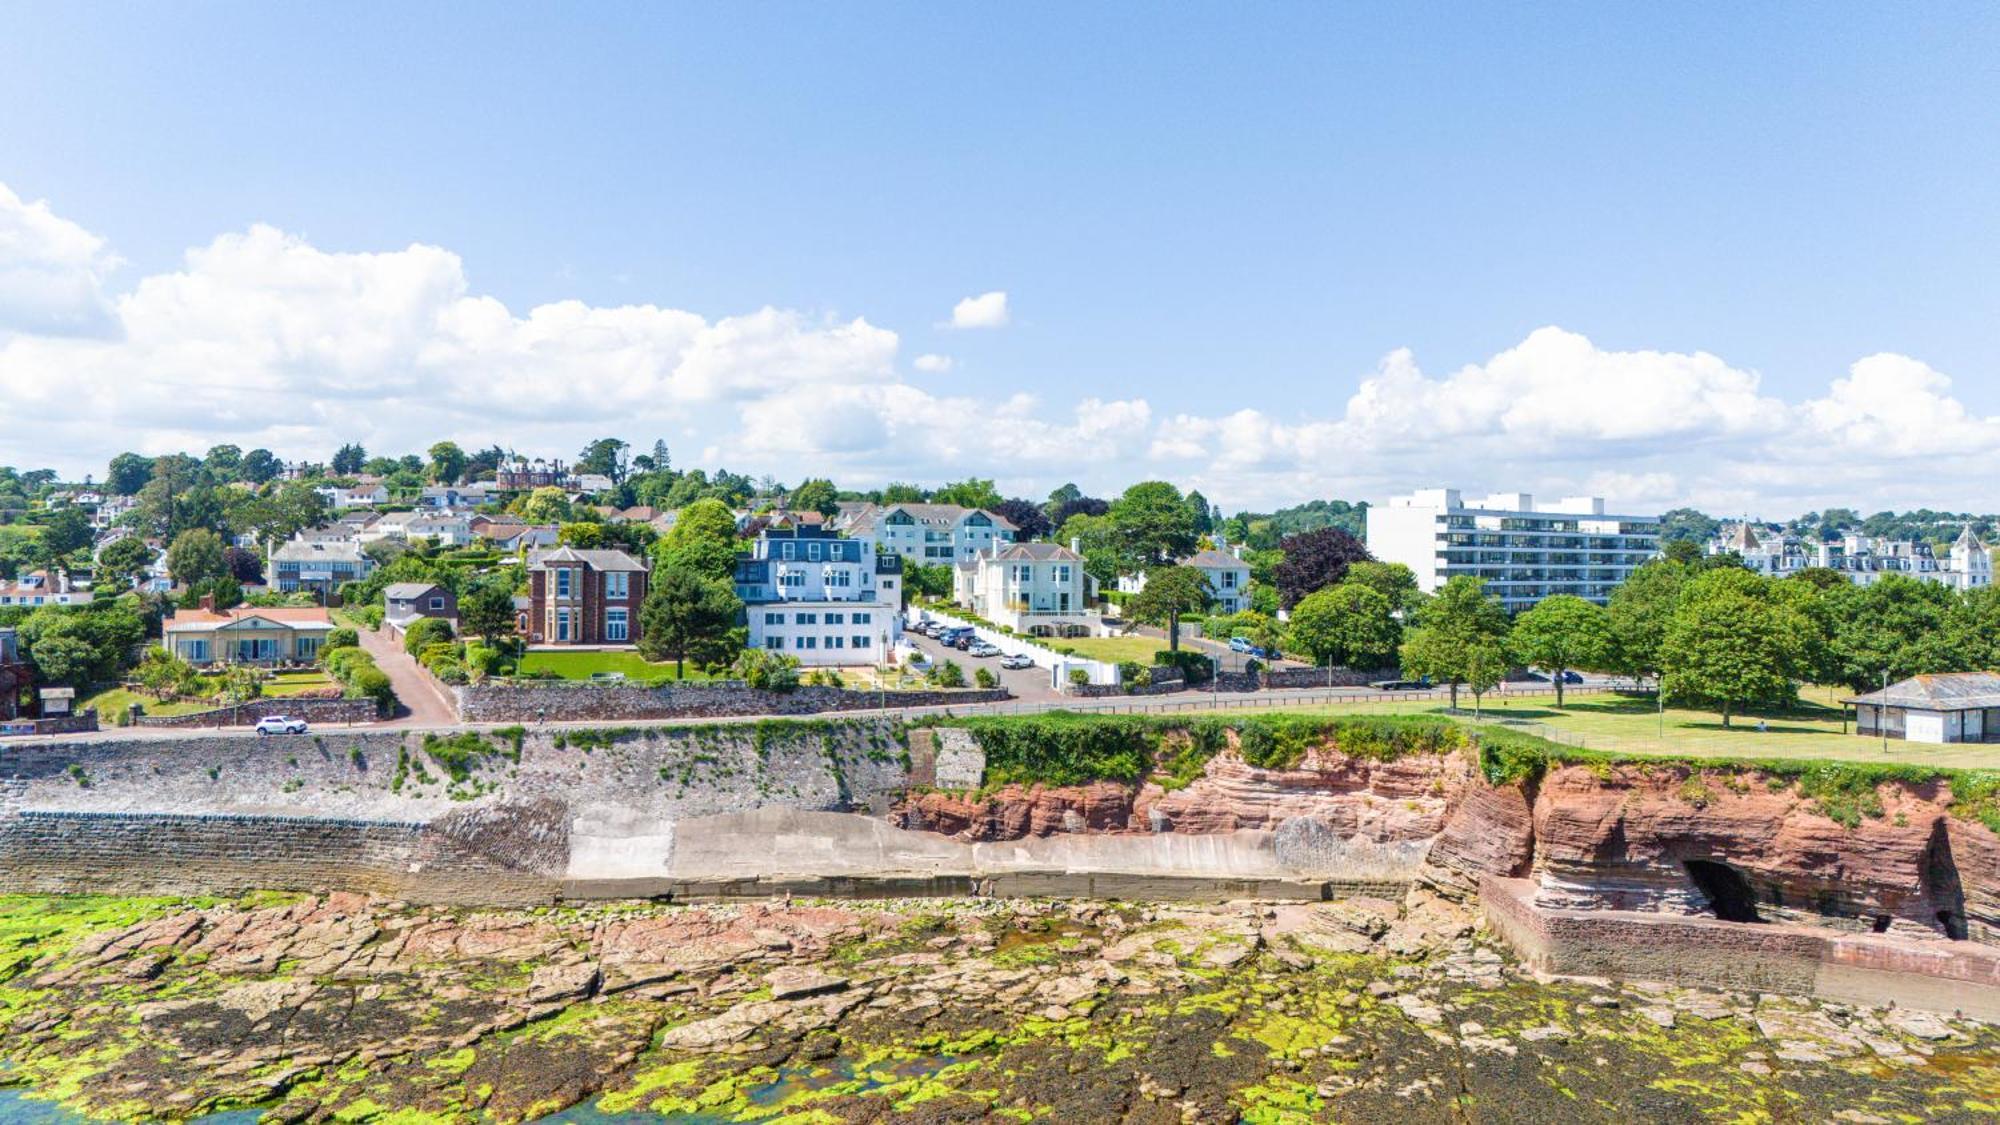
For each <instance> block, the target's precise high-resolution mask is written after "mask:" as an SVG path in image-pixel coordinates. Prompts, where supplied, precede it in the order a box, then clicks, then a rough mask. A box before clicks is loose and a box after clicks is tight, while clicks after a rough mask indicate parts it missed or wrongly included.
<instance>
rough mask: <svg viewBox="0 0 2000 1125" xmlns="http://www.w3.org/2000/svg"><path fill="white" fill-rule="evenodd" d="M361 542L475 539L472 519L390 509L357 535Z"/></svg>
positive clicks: (449, 544) (450, 544) (453, 542)
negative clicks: (390, 510) (392, 510)
mask: <svg viewBox="0 0 2000 1125" xmlns="http://www.w3.org/2000/svg"><path fill="white" fill-rule="evenodd" d="M355 539H356V540H357V541H358V542H362V543H373V542H375V541H377V540H380V539H394V540H397V541H398V542H404V543H407V542H409V541H410V540H412V539H434V540H436V541H437V543H438V545H439V546H443V547H457V546H461V545H463V544H466V543H470V542H472V522H471V519H470V518H469V517H467V516H462V515H457V514H455V513H452V512H422V511H418V512H390V513H389V514H388V515H386V516H383V517H382V518H381V519H379V520H376V521H375V522H374V523H371V524H369V525H368V526H367V527H366V528H364V529H363V530H361V531H359V532H357V533H356V534H355Z"/></svg>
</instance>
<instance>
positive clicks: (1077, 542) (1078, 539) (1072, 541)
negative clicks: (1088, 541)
mask: <svg viewBox="0 0 2000 1125" xmlns="http://www.w3.org/2000/svg"><path fill="white" fill-rule="evenodd" d="M1069 549H1070V550H1072V551H1075V552H1076V553H1077V554H1079V555H1080V554H1082V553H1083V536H1081V535H1072V536H1070V537H1069Z"/></svg>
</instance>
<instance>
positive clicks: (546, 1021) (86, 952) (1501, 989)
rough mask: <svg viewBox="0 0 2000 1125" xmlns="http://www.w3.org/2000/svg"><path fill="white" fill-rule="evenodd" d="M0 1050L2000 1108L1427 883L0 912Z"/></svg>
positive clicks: (299, 1091)
mask: <svg viewBox="0 0 2000 1125" xmlns="http://www.w3.org/2000/svg"><path fill="white" fill-rule="evenodd" d="M0 1032H4V1034H0V1066H4V1067H5V1068H6V1073H8V1074H9V1076H10V1080H13V1081H17V1082H22V1083H25V1084H26V1085H28V1086H29V1087H30V1088H31V1090H32V1092H33V1094H34V1095H35V1096H37V1097H46V1098H51V1099H55V1100H58V1101H61V1102H62V1103H64V1104H65V1105H67V1106H69V1107H71V1108H74V1109H76V1110H79V1111H81V1112H84V1113H87V1114H89V1115H91V1116H95V1117H101V1118H106V1119H113V1120H134V1119H157V1120H173V1119H183V1118H188V1117H193V1116H197V1115H199V1114H201V1113H204V1112H209V1111H214V1110H219V1109H232V1108H248V1107H254V1108H257V1109H259V1110H261V1111H263V1114H264V1119H265V1120H268V1121H273V1122H318V1121H343V1122H354V1121H370V1120H377V1121H383V1122H390V1121H394V1122H404V1123H408V1122H430V1121H436V1122H459V1121H466V1122H471V1121H495V1122H517V1121H536V1120H550V1121H560V1120H564V1119H565V1118H564V1116H563V1111H564V1110H566V1109H568V1108H569V1107H573V1106H579V1105H585V1104H589V1105H593V1106H594V1107H595V1108H596V1110H597V1111H599V1112H601V1113H604V1114H621V1113H634V1112H637V1113H642V1114H651V1115H658V1119H660V1120H668V1121H671V1120H708V1121H713V1120H723V1121H728V1120H746V1121H782V1122H787V1123H804V1122H872V1121H897V1122H905V1121H907V1122H955V1121H968V1122H969V1121H989V1120H1047V1121H1064V1122H1077V1121H1120V1122H1133V1123H1152V1122H1160V1123H1167V1122H1211V1121H1212V1122H1234V1121H1250V1122H1290V1121H1320V1120H1346V1121H1354V1120H1359V1121H1372V1120H1387V1119H1395V1120H1398V1121H1417V1122H1426V1121H1440V1122H1443V1121H1468V1120H1470V1121H1515V1120H1518V1121H1538V1122H1548V1121H1608V1120H1630V1119H1634V1118H1636V1119H1640V1120H1662V1119H1692V1118H1694V1117H1710V1116H1724V1115H1727V1116H1731V1117H1738V1116H1747V1117H1749V1118H1751V1119H1765V1120H1829V1119H1837V1120H1848V1121H1896V1120H1907V1119H1911V1118H1918V1119H1923V1120H1942V1121H1948V1120H1966V1121H1972V1120H1990V1119H1991V1117H1992V1115H1993V1113H1994V1112H1996V1110H2000V1029H1996V1028H1994V1027H1991V1026H1987V1025H1982V1024H1977V1023H1971V1022H1964V1021H1955V1020H1951V1019H1946V1018H1943V1017H1940V1016H1936V1015H1932V1014H1929V1013H1919V1012H1908V1011H1897V1010H1893V1009H1888V1010H1884V1009H1867V1008H1855V1007H1848V1006H1842V1005H1834V1004H1824V1003H1813V1002H1811V1001H1807V1000H1801V999H1794V998H1781V997H1776V996H1757V995H1749V994H1733V993H1727V992H1717V991H1708V990H1702V989H1686V988H1673V987H1667V986H1658V985H1637V984H1635V985H1622V984H1619V983H1617V982H1612V981H1587V980H1585V981H1578V980H1561V981H1555V980H1543V979H1536V978H1535V977H1534V976H1533V975H1532V974H1529V973H1526V972H1524V971H1523V970H1522V969H1521V968H1520V967H1519V966H1518V965H1516V964H1515V963H1514V962H1513V961H1512V959H1511V958H1510V957H1509V956H1508V955H1507V954H1506V953H1505V952H1504V950H1503V948H1502V947H1500V946H1498V945H1497V944H1495V943H1494V942H1493V941H1492V940H1491V939H1490V937H1489V936H1488V935H1487V934H1485V933H1484V932H1483V931H1482V930H1480V929H1479V928H1478V927H1477V918H1476V916H1475V915H1474V914H1473V913H1472V912H1470V911H1469V910H1467V909H1466V908H1465V907H1462V906H1460V905H1458V904H1456V903H1453V902H1451V901H1448V900H1445V899H1442V898H1438V897H1436V896H1434V895H1431V894H1429V893H1427V892H1425V891H1422V890H1419V891H1416V892H1413V893H1412V894H1411V895H1410V896H1409V897H1408V898H1407V899H1405V900H1403V901H1400V902H1396V901H1388V900H1384V899H1375V898H1352V899H1347V900H1344V901H1339V902H1331V903H1309V904H1308V903H1285V904H1239V905H1231V906H1215V907H1188V906H1172V907H1168V906H1142V905H1133V904H1105V903H1094V904H1093V903H1069V904H1062V903H1050V902H1037V901H1028V900H991V899H978V900H942V901H941V900H923V901H902V902H883V903H870V904H856V903H837V904H829V903H808V902H802V901H801V902H792V903H785V902H772V903H762V904H740V905H725V906H698V907H674V906H663V905H654V904H644V903H629V904H598V905H593V906H589V907H580V908H544V909H535V910H456V911H454V910H445V909H438V908H420V907H412V906H408V905H404V904H400V903H394V902H386V901H382V900H375V899H368V898H365V897H363V896H359V895H347V894H321V895H309V896H284V897H280V896H251V897H248V898H244V899H239V900H234V901H228V902H215V901H204V900H169V899H154V900H131V899H101V898H80V897H78V898H65V897H33V896H16V897H9V898H0Z"/></svg>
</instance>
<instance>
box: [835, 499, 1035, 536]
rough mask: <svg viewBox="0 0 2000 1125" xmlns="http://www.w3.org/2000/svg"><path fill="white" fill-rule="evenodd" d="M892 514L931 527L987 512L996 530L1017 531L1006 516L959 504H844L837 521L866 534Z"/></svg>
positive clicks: (955, 522) (953, 522)
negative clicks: (900, 513) (905, 516)
mask: <svg viewBox="0 0 2000 1125" xmlns="http://www.w3.org/2000/svg"><path fill="white" fill-rule="evenodd" d="M892 512H904V513H907V514H908V515H909V517H910V518H911V519H914V520H916V521H917V522H918V523H920V524H924V525H925V526H928V527H955V526H957V525H958V524H959V522H960V521H962V520H964V519H965V517H967V516H969V515H971V514H972V513H974V512H984V513H985V515H986V518H987V519H990V520H992V521H993V526H994V527H998V528H1004V529H1006V530H1008V531H1015V530H1018V529H1017V528H1015V526H1014V524H1013V522H1012V521H1010V520H1009V519H1007V517H1005V516H1002V515H996V514H994V513H992V512H987V511H986V510H985V509H983V508H962V507H960V506H958V505H957V504H863V505H861V506H859V507H857V508H854V509H853V510H851V511H850V510H849V509H848V508H847V507H846V505H841V507H840V512H839V516H838V517H837V519H838V520H844V521H845V522H846V524H847V526H849V527H850V528H853V529H855V530H860V531H866V530H869V529H871V528H873V527H874V526H875V525H876V524H879V523H881V522H882V521H883V520H884V519H887V518H888V516H889V514H890V513H892Z"/></svg>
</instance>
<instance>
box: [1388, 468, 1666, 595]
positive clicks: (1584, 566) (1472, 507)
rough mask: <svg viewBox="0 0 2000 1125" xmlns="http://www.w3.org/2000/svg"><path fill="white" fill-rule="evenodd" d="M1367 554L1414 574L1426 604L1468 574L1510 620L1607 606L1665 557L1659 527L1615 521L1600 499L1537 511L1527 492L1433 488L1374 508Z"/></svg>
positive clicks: (1650, 521)
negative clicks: (1563, 600)
mask: <svg viewBox="0 0 2000 1125" xmlns="http://www.w3.org/2000/svg"><path fill="white" fill-rule="evenodd" d="M1368 550H1369V552H1370V553H1371V554H1373V555H1374V556H1375V557H1376V558H1377V559H1380V560H1381V561H1383V562H1398V563H1402V564H1403V565H1404V566H1407V567H1409V568H1410V569H1411V570H1412V571H1413V572H1415V574H1416V576H1417V587H1418V588H1419V589H1421V590H1423V591H1424V592H1425V593H1427V594H1430V593H1436V592H1437V589H1438V587H1440V586H1443V585H1444V583H1445V581H1446V580H1447V579H1450V578H1453V577H1456V576H1458V575H1461V574H1465V575H1470V576H1472V577H1474V578H1482V579H1485V581H1486V592H1487V593H1489V594H1492V595H1494V596H1495V597H1498V598H1499V599H1500V601H1501V603H1502V604H1503V605H1505V606H1506V607H1507V609H1508V610H1509V611H1510V612H1511V611H1515V610H1522V609H1527V608H1528V607H1529V606H1532V605H1534V604H1535V603H1536V602H1538V601H1541V600H1542V599H1543V598H1546V597H1548V596H1550V595H1552V594H1575V595H1576V596H1577V597H1580V598H1585V599H1587V600H1589V601H1593V602H1597V603H1599V604H1603V603H1604V602H1605V601H1606V600H1607V599H1609V598H1610V596H1611V591H1612V589H1613V588H1615V587H1616V586H1617V585H1618V584H1619V583H1620V582H1623V581H1625V579H1626V578H1627V577H1628V576H1630V575H1631V573H1632V572H1633V571H1634V570H1636V569H1638V567H1639V566H1640V565H1641V564H1642V563H1644V562H1646V560H1648V559H1651V558H1653V557H1654V556H1656V555H1658V554H1659V550H1660V517H1658V516H1630V515H1612V514H1609V513H1607V512H1605V510H1604V501H1603V500H1601V499H1599V498H1597V497H1594V496H1568V497H1564V498H1563V499H1561V500H1558V501H1556V502H1555V503H1554V504H1552V505H1549V506H1547V507H1541V508H1538V507H1536V506H1535V500H1534V497H1533V496H1530V495H1529V494H1527V493H1525V492H1503V493H1499V494H1496V495H1493V496H1485V497H1478V498H1472V499H1468V498H1466V497H1464V496H1462V495H1460V493H1459V491H1458V490H1457V489H1455V488H1427V489H1423V490H1420V491H1418V492H1414V493H1411V494H1410V495H1408V496H1397V497H1393V498H1391V499H1390V500H1389V502H1388V503H1387V504H1379V505H1371V506H1370V507H1369V509H1368Z"/></svg>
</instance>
